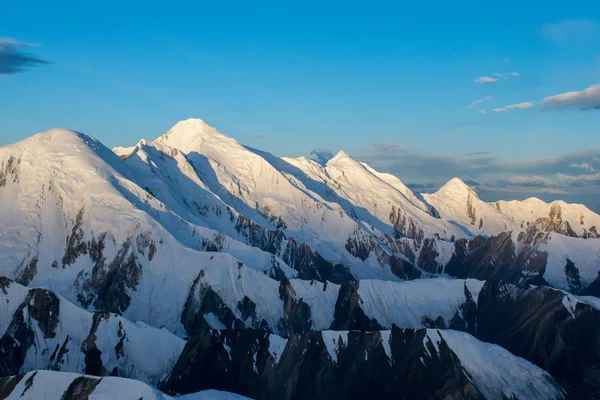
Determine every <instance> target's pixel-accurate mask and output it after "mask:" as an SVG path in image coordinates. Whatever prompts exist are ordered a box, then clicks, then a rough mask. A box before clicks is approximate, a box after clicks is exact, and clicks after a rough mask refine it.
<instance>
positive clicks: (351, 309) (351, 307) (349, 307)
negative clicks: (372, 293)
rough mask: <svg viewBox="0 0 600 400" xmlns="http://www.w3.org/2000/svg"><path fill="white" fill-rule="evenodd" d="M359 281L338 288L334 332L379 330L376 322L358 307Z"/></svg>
mask: <svg viewBox="0 0 600 400" xmlns="http://www.w3.org/2000/svg"><path fill="white" fill-rule="evenodd" d="M359 285H360V282H359V281H356V282H349V283H344V284H343V285H342V286H341V287H340V291H339V295H338V299H337V302H336V303H335V314H334V318H335V319H334V322H333V325H332V326H331V329H334V330H363V331H369V330H381V329H383V328H382V327H381V325H379V323H377V321H375V320H373V319H371V318H369V317H367V316H366V315H365V312H364V311H363V310H362V308H361V307H360V302H361V300H360V296H359V294H358V287H359Z"/></svg>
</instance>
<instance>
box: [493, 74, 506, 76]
mask: <svg viewBox="0 0 600 400" xmlns="http://www.w3.org/2000/svg"><path fill="white" fill-rule="evenodd" d="M492 75H493V76H500V77H502V76H504V74H492Z"/></svg>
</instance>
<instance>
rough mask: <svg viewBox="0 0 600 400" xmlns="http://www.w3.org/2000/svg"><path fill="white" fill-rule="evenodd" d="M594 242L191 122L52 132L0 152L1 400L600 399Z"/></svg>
mask: <svg viewBox="0 0 600 400" xmlns="http://www.w3.org/2000/svg"><path fill="white" fill-rule="evenodd" d="M599 230H600V216H599V215H598V214H595V213H594V212H592V211H591V210H589V209H588V208H587V207H585V206H583V205H578V204H568V203H565V202H562V201H555V202H552V203H550V204H548V203H545V202H543V201H541V200H539V199H535V198H532V199H528V200H524V201H498V202H494V203H488V202H484V201H482V200H481V199H480V198H479V197H478V195H477V193H476V191H475V190H473V189H472V188H470V187H469V186H467V185H466V184H465V183H464V182H462V181H461V180H460V179H458V178H454V179H452V180H450V181H449V182H448V183H447V184H445V185H444V186H443V187H442V188H441V189H439V190H438V191H437V192H436V193H432V194H423V195H420V194H415V193H413V192H412V191H411V190H410V189H409V188H408V187H407V186H406V185H405V184H403V183H402V181H401V180H400V179H399V178H397V177H396V176H393V175H390V174H386V173H381V172H378V171H376V170H375V169H373V168H372V167H370V166H369V165H367V164H365V163H362V162H359V161H357V160H355V159H353V158H352V157H351V156H350V155H348V154H346V153H345V152H343V151H341V152H339V153H338V154H337V155H336V156H335V157H333V158H332V159H331V160H329V161H328V162H326V163H319V162H317V161H314V160H310V159H307V158H304V157H300V158H280V157H277V156H275V155H272V154H269V153H266V152H263V151H260V150H257V149H253V148H249V147H247V146H243V145H241V144H239V143H238V142H237V141H235V140H234V139H232V138H230V137H227V136H225V135H223V134H222V133H220V132H219V131H217V130H216V129H215V128H213V127H211V126H209V125H207V124H206V123H205V122H203V121H201V120H197V119H190V120H185V121H181V122H179V123H177V124H176V125H175V126H174V127H173V128H172V129H170V130H169V131H168V132H167V133H165V134H164V135H162V136H161V137H159V138H157V139H155V140H153V141H150V140H145V139H144V140H141V141H140V142H139V143H138V144H137V145H135V146H133V147H128V148H125V147H117V148H114V149H112V150H111V149H108V148H107V147H105V146H104V145H103V144H102V143H101V142H99V141H98V140H96V139H94V138H93V137H91V136H87V135H85V134H82V133H78V132H74V131H70V130H65V129H53V130H50V131H47V132H43V133H39V134H37V135H34V136H32V137H30V138H28V139H26V140H24V141H22V142H19V143H15V144H12V145H8V146H4V147H0V356H1V357H0V376H3V377H4V378H1V379H0V398H20V397H27V396H30V397H29V398H36V397H39V395H40V393H46V394H47V395H48V396H49V397H56V398H61V396H62V398H65V399H69V398H85V397H84V396H90V397H91V398H93V397H99V396H112V397H118V395H119V393H123V392H119V391H123V390H127V391H128V392H127V393H129V396H130V397H131V398H136V399H138V398H140V397H142V396H143V397H144V398H165V399H168V398H171V397H173V396H174V397H175V398H182V399H196V398H197V399H205V398H206V399H208V398H239V397H236V396H238V395H236V394H234V393H237V394H239V395H243V396H248V397H251V398H264V399H267V398H269V399H279V398H282V399H302V398H365V397H373V398H398V397H399V398H406V399H412V398H455V399H479V398H488V399H532V398H538V399H552V398H556V399H559V398H582V399H584V398H600V350H599V349H600V334H599V332H600V314H599V309H600V298H599V296H600V277H599V272H600V232H599ZM78 396H79V397H78ZM169 396H171V397H169ZM210 396H212V397H210Z"/></svg>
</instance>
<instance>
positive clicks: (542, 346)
mask: <svg viewBox="0 0 600 400" xmlns="http://www.w3.org/2000/svg"><path fill="white" fill-rule="evenodd" d="M478 303H479V309H478V317H477V336H478V337H479V338H480V339H481V340H483V341H489V342H492V343H497V344H499V345H501V346H502V347H504V348H506V349H508V350H509V351H511V352H512V353H513V354H515V355H518V356H520V357H523V358H525V359H527V360H529V361H531V362H532V363H534V364H536V365H538V366H539V367H541V368H543V369H545V370H546V371H548V372H549V373H550V374H552V376H553V377H554V378H555V379H556V380H557V381H558V382H559V383H561V384H562V385H563V387H564V388H565V389H566V390H567V392H568V393H569V395H570V396H571V397H572V398H581V399H584V398H585V399H588V398H598V397H599V396H600V379H599V378H600V375H599V374H600V351H599V349H600V335H599V334H598V327H599V326H600V311H598V310H596V309H594V308H592V307H590V306H589V305H587V304H584V303H581V302H578V301H577V300H575V298H574V297H572V296H570V295H568V294H566V293H564V292H561V291H559V290H554V289H551V288H547V287H538V288H535V289H530V288H527V289H519V288H517V287H515V286H513V285H507V284H504V283H500V282H486V284H485V285H484V287H483V289H482V290H481V292H480V294H479V302H478Z"/></svg>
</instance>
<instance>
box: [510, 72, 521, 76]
mask: <svg viewBox="0 0 600 400" xmlns="http://www.w3.org/2000/svg"><path fill="white" fill-rule="evenodd" d="M511 75H512V76H521V74H520V73H518V72H513V73H512V74H511Z"/></svg>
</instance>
